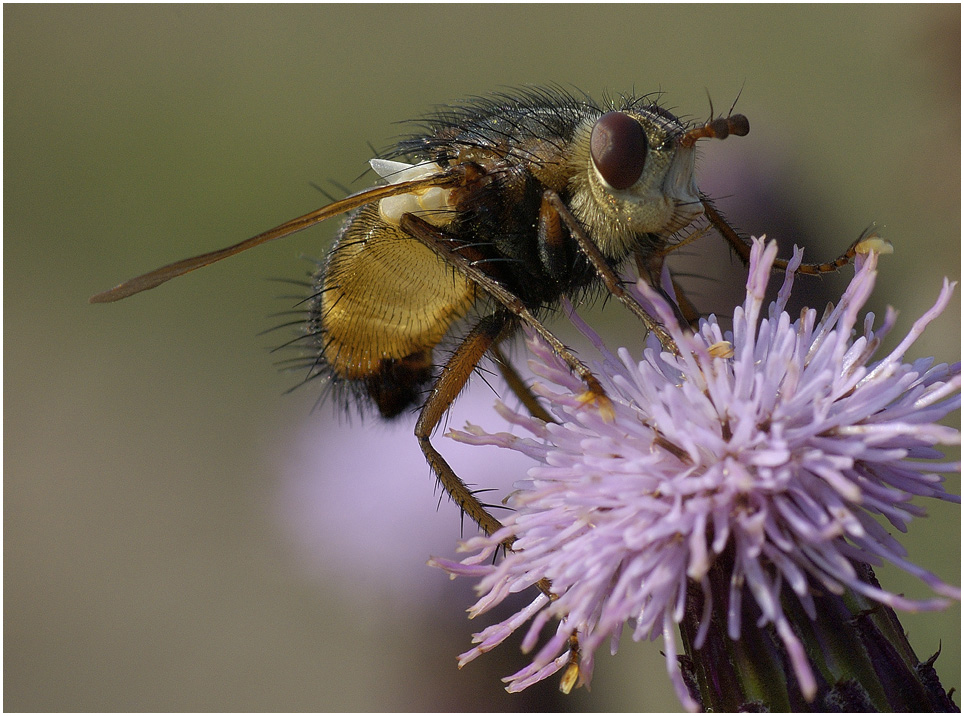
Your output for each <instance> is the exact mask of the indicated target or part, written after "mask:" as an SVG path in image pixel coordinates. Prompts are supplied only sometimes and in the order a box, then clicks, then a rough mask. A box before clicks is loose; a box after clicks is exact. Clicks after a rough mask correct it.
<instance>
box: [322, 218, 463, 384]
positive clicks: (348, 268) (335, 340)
mask: <svg viewBox="0 0 964 716" xmlns="http://www.w3.org/2000/svg"><path fill="white" fill-rule="evenodd" d="M324 289H325V290H324V293H323V295H322V297H321V317H322V318H321V320H322V326H323V329H324V340H325V344H324V347H323V351H324V357H325V360H326V361H327V362H328V363H329V365H331V367H332V368H334V370H335V372H336V373H338V375H339V376H341V377H342V378H347V379H358V378H365V377H368V376H369V375H371V374H372V373H374V372H377V371H378V370H379V367H380V365H381V362H382V361H383V360H385V359H397V360H401V359H403V358H405V357H406V356H410V355H412V354H413V353H418V352H424V351H431V349H432V348H434V347H435V346H436V345H438V343H439V342H440V341H441V340H442V338H443V337H444V336H445V334H446V333H447V332H448V330H449V328H450V327H451V325H452V323H453V322H454V321H456V320H457V319H459V318H461V317H462V316H464V315H465V313H466V312H467V311H468V310H469V308H470V307H471V305H472V303H473V301H474V299H475V292H474V289H473V286H472V284H471V283H470V282H468V281H466V280H465V279H464V278H463V277H462V276H461V275H460V274H458V273H457V272H456V271H455V270H454V269H453V268H452V267H451V266H449V265H447V264H446V263H445V262H444V261H443V260H442V259H440V258H439V257H438V256H437V255H436V254H435V253H434V252H433V251H432V250H431V249H429V248H428V247H426V246H425V245H423V244H422V243H421V242H419V241H418V240H417V239H413V238H411V237H410V236H408V235H407V234H405V233H403V232H402V231H401V230H400V229H399V228H397V227H393V226H390V225H388V224H385V223H384V222H383V221H381V220H379V219H378V212H377V209H375V208H373V207H366V208H365V209H363V210H362V211H361V212H360V213H359V214H358V215H357V216H355V217H353V218H352V220H351V224H350V226H348V227H347V229H346V230H345V232H344V234H343V235H342V236H341V237H340V239H339V241H338V244H337V246H336V247H335V249H334V250H333V252H332V255H331V257H330V259H329V262H328V266H327V268H326V272H325V278H324Z"/></svg>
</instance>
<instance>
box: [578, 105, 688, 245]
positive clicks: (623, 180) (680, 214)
mask: <svg viewBox="0 0 964 716" xmlns="http://www.w3.org/2000/svg"><path fill="white" fill-rule="evenodd" d="M683 129H684V127H683V125H682V123H681V122H680V121H679V120H678V119H676V118H675V117H673V116H672V115H670V114H669V113H668V112H665V111H662V110H661V111H659V112H655V111H651V110H646V109H637V110H632V111H630V110H627V111H623V112H609V113H606V114H603V115H601V116H597V117H592V118H589V119H587V120H586V121H585V122H583V123H582V124H581V125H580V127H579V128H578V130H577V132H576V136H575V139H574V142H573V153H572V160H571V161H572V169H571V179H570V186H569V191H570V197H571V198H570V205H571V208H572V212H573V214H575V216H576V218H578V219H579V220H580V222H581V223H582V225H583V226H584V227H585V228H586V230H587V232H588V233H589V235H590V237H592V238H593V240H594V241H595V242H596V244H597V245H598V246H599V248H600V249H601V250H602V251H603V253H604V254H606V255H607V256H609V257H610V258H612V259H614V260H619V259H621V258H623V257H625V256H626V255H627V254H628V253H630V252H631V251H632V250H633V248H634V247H635V246H636V244H637V242H638V237H639V236H640V235H642V234H659V235H664V236H665V235H669V234H672V233H673V232H675V231H678V230H680V229H682V228H683V227H685V226H687V225H688V224H690V223H691V222H692V221H694V220H695V219H697V218H698V217H699V216H701V215H702V213H703V207H702V204H701V202H700V197H699V189H698V188H697V186H696V178H695V163H696V152H695V147H692V146H689V147H684V146H680V144H679V142H678V137H679V136H680V134H681V132H682V131H683Z"/></svg>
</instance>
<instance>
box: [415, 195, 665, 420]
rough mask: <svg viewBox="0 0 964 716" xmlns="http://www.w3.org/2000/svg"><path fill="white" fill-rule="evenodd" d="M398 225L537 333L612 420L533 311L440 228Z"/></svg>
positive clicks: (607, 404) (602, 397) (590, 381)
mask: <svg viewBox="0 0 964 716" xmlns="http://www.w3.org/2000/svg"><path fill="white" fill-rule="evenodd" d="M400 225H401V227H402V229H403V230H404V231H405V232H406V233H407V234H409V235H410V236H412V237H414V238H416V239H418V240H419V241H421V242H422V243H423V244H425V245H426V246H428V247H429V248H430V249H432V250H433V251H435V253H437V254H438V255H439V256H441V257H442V258H443V259H444V260H445V261H446V262H447V263H448V264H449V265H450V266H452V267H453V268H454V269H456V270H457V271H460V272H461V273H462V274H463V275H465V277H466V278H468V279H469V280H471V281H472V282H473V283H474V284H475V285H476V286H477V287H478V288H479V289H480V290H481V291H483V292H484V293H487V294H488V295H489V296H490V297H492V298H493V299H494V300H495V301H496V302H498V303H500V304H501V305H502V306H503V307H504V308H505V309H506V310H508V311H509V313H511V314H512V315H513V316H515V317H516V318H517V319H518V320H519V321H520V322H522V323H524V324H525V325H527V326H529V327H530V328H531V329H532V330H534V331H535V332H536V333H538V334H539V337H540V338H542V340H544V341H545V342H546V343H547V344H548V345H549V347H550V348H551V349H552V352H553V353H555V354H556V355H557V356H558V357H559V358H560V359H561V360H562V361H564V362H565V364H566V365H567V366H568V367H569V370H571V371H572V372H573V373H574V374H575V375H576V377H578V378H579V379H580V380H581V381H582V382H583V383H584V384H585V385H586V392H585V393H583V394H582V396H580V401H581V402H583V403H587V404H593V405H595V406H596V407H597V408H598V409H599V411H600V413H602V415H603V417H605V418H606V419H607V420H611V419H612V418H613V417H614V413H613V407H612V402H611V401H610V400H609V397H608V396H607V395H606V391H605V390H603V387H602V384H601V383H600V382H599V379H598V378H596V376H595V375H593V373H592V371H591V370H589V368H588V367H587V366H586V365H585V364H584V363H583V362H582V361H580V360H579V359H578V358H577V357H576V356H575V355H574V354H573V352H572V351H570V350H569V349H568V348H566V346H565V345H564V344H563V343H562V341H560V340H559V339H558V338H556V336H555V335H553V333H552V332H551V331H550V330H549V329H548V328H546V327H545V326H544V325H543V324H542V322H541V321H540V320H539V319H538V318H536V317H535V315H533V313H532V311H530V310H529V308H528V307H527V306H526V305H525V303H523V302H522V299H520V298H519V297H518V296H516V295H515V294H514V293H512V292H511V291H509V290H508V289H507V288H505V286H503V285H502V284H500V283H499V282H498V281H496V280H495V279H493V278H492V277H491V276H489V274H487V273H486V272H485V271H483V270H482V269H481V268H480V266H479V265H478V264H479V263H480V262H476V261H473V260H471V259H470V258H469V257H468V256H467V255H466V254H465V253H463V252H460V251H459V245H458V244H457V243H456V242H454V241H453V240H452V239H451V237H449V236H448V235H447V234H446V233H445V232H444V231H442V230H441V229H438V228H436V227H435V226H432V225H431V224H429V223H428V222H427V221H425V220H424V219H421V218H419V217H417V216H415V215H414V214H405V215H403V216H402V219H401V222H400ZM650 320H652V319H650Z"/></svg>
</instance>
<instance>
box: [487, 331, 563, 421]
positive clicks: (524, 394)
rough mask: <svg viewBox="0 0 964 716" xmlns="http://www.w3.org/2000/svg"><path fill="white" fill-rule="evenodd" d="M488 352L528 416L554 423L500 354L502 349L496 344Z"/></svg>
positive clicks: (510, 364)
mask: <svg viewBox="0 0 964 716" xmlns="http://www.w3.org/2000/svg"><path fill="white" fill-rule="evenodd" d="M490 352H491V354H492V357H493V358H494V359H495V365H496V366H497V367H498V369H499V372H500V373H501V374H502V378H503V379H504V380H505V382H506V384H507V385H508V386H509V390H511V391H512V392H513V393H515V395H516V397H517V398H518V399H519V400H521V401H522V404H523V405H524V406H525V408H526V410H528V411H529V415H531V416H532V417H534V418H538V419H539V420H541V421H543V422H545V423H554V422H556V421H555V419H554V418H553V417H552V416H551V415H549V413H547V412H546V409H545V408H543V407H542V406H541V405H540V404H539V401H538V400H537V399H536V396H535V395H533V394H532V391H531V390H529V386H528V385H526V383H525V381H524V380H523V379H522V376H521V375H519V372H518V371H517V370H516V369H515V368H514V367H513V366H512V363H511V362H510V361H509V359H508V357H507V356H506V355H505V353H503V352H502V349H501V348H500V347H499V345H498V344H496V345H494V346H492V348H491V349H490Z"/></svg>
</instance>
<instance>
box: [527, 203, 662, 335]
mask: <svg viewBox="0 0 964 716" xmlns="http://www.w3.org/2000/svg"><path fill="white" fill-rule="evenodd" d="M539 214H540V217H539V228H540V234H546V235H545V236H540V241H546V242H549V243H552V242H555V241H556V239H555V238H554V237H553V236H551V234H549V232H553V231H559V230H561V226H560V223H559V221H558V220H557V219H556V217H558V219H561V220H562V223H563V224H565V225H566V227H567V228H568V229H569V234H570V235H571V236H572V238H573V239H574V240H575V241H576V244H577V245H578V246H579V250H580V251H581V252H582V254H583V255H584V256H585V257H586V258H587V259H588V260H589V263H590V264H592V267H593V268H594V269H595V271H596V273H597V274H598V275H599V278H601V279H602V281H603V283H604V284H605V286H606V289H607V290H608V291H609V292H610V293H611V294H612V295H613V296H615V297H616V299H617V300H618V301H619V302H620V303H622V304H623V305H624V306H626V308H628V309H629V310H630V311H631V312H632V313H633V314H634V315H635V316H636V317H637V318H638V319H639V320H640V321H641V322H642V323H643V325H644V326H646V328H647V329H648V330H649V331H650V332H652V333H653V334H655V335H656V337H657V338H659V342H660V343H661V344H662V345H663V347H664V348H666V349H667V350H669V351H672V352H673V353H678V352H679V349H678V348H677V347H676V343H675V341H673V339H672V338H671V337H670V335H669V333H668V332H667V331H666V329H665V328H664V327H663V326H662V325H661V324H660V323H659V321H657V320H656V319H655V318H653V317H652V316H651V315H649V314H648V313H647V312H646V311H645V310H644V309H643V307H642V306H640V305H639V304H638V303H637V302H636V300H635V299H634V298H633V297H632V296H630V295H629V293H627V292H626V289H624V288H623V285H622V282H621V281H620V280H619V276H617V275H616V272H615V271H614V270H613V268H612V266H610V265H609V262H608V261H607V260H606V257H605V256H603V254H602V252H601V251H600V250H599V247H598V246H596V244H595V242H593V240H592V239H590V238H589V237H588V236H587V235H586V232H585V231H584V230H583V228H582V226H581V225H580V223H579V221H578V220H577V219H576V217H575V216H573V215H572V212H571V211H569V207H567V206H566V203H565V202H564V201H563V200H562V197H560V196H559V194H557V193H556V192H555V191H553V190H552V189H547V190H546V191H545V192H544V193H543V195H542V207H541V209H540V211H539Z"/></svg>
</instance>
